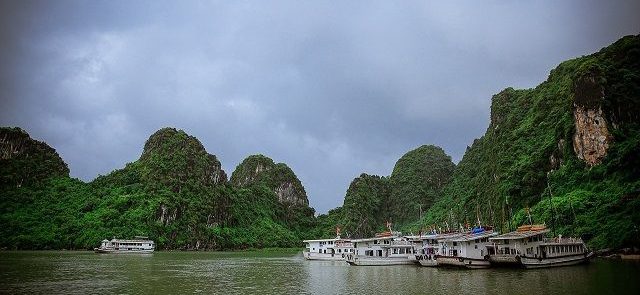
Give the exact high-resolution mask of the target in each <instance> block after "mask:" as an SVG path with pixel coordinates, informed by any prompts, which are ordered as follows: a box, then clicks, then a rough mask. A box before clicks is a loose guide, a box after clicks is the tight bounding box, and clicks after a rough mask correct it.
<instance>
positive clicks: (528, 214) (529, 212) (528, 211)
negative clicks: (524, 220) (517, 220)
mask: <svg viewBox="0 0 640 295" xmlns="http://www.w3.org/2000/svg"><path fill="white" fill-rule="evenodd" d="M525 209H526V210H527V217H529V225H533V222H532V221H531V210H529V207H527V208H525Z"/></svg>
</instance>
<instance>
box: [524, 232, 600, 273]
mask: <svg viewBox="0 0 640 295" xmlns="http://www.w3.org/2000/svg"><path fill="white" fill-rule="evenodd" d="M533 248H534V249H532V250H531V251H527V254H526V255H522V256H521V257H520V262H521V263H522V265H523V266H524V267H526V268H542V267H554V266H565V265H575V264H580V263H584V262H588V261H589V259H590V258H591V257H592V256H593V252H591V251H589V250H588V249H587V246H586V245H585V244H584V242H583V241H582V239H580V238H563V237H562V236H559V237H557V238H554V239H545V240H544V242H543V243H540V244H539V245H537V246H535V247H533Z"/></svg>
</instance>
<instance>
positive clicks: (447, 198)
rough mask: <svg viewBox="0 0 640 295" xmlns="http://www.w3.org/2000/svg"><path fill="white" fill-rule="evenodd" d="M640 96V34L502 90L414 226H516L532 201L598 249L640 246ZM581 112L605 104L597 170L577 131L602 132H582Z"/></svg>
mask: <svg viewBox="0 0 640 295" xmlns="http://www.w3.org/2000/svg"><path fill="white" fill-rule="evenodd" d="M639 98H640V37H638V36H628V37H625V38H622V39H621V40H619V41H617V42H616V43H614V44H613V45H611V46H609V47H607V48H604V49H602V50H601V51H600V52H598V53H595V54H592V55H589V56H584V57H581V58H577V59H573V60H569V61H566V62H563V63H562V64H560V65H559V66H558V67H557V68H556V69H554V70H552V71H551V74H550V75H549V78H548V79H547V81H545V82H543V83H542V84H540V85H539V86H538V87H536V88H534V89H527V90H514V89H511V88H507V89H505V90H504V91H502V92H500V93H498V94H496V95H495V96H494V97H493V101H492V105H491V123H490V125H489V128H488V129H487V131H486V133H485V135H484V136H483V137H481V138H480V139H477V140H475V141H474V142H473V145H472V146H471V147H469V148H468V149H467V152H466V153H465V155H464V157H463V159H462V160H461V161H460V163H459V164H458V166H457V167H456V170H455V172H454V175H453V179H452V181H451V183H450V184H449V185H447V186H446V187H445V189H444V191H443V194H442V195H441V196H440V197H439V198H438V200H437V201H436V203H435V204H434V205H433V207H431V209H430V210H429V211H428V212H427V215H426V216H425V218H424V219H423V220H421V221H420V222H417V223H415V224H414V225H413V228H419V227H427V226H430V225H433V224H442V223H443V222H444V221H447V222H449V223H455V224H457V223H464V222H466V221H469V220H470V221H472V222H473V221H475V220H476V218H478V217H479V218H480V219H481V220H482V221H483V222H484V223H488V224H494V225H496V226H497V227H498V229H500V230H501V231H508V230H513V229H514V228H515V227H516V226H517V225H520V224H522V223H524V222H525V209H524V208H526V207H531V208H532V210H531V212H532V216H533V219H534V222H539V223H542V222H545V223H546V224H547V225H548V226H551V227H553V228H554V230H555V233H556V234H563V235H565V236H567V235H569V236H584V237H585V238H592V239H590V240H589V243H590V245H592V246H593V247H595V248H601V247H621V246H627V245H639V244H640V235H639V228H638V226H639V224H640V215H639V214H638V212H639V211H638V210H639V209H640V207H639V206H640V198H639V195H640V166H639V165H638V164H640V157H639V156H638V155H640V140H639V139H640V124H639V123H640V120H639V118H640V117H639V114H640V113H639V111H640V101H639ZM577 108H584V109H588V110H592V112H593V113H594V114H597V113H598V110H600V109H601V110H602V114H603V117H604V121H605V122H606V124H607V126H608V130H609V132H610V133H611V138H610V143H609V144H610V148H609V149H608V151H607V154H606V157H604V159H603V161H602V163H599V164H595V165H593V166H590V165H588V164H586V163H585V161H583V160H582V159H579V158H578V157H577V155H576V152H575V151H574V146H575V143H574V138H573V137H574V134H575V133H576V132H594V131H592V130H589V129H586V130H580V131H576V123H575V122H574V121H575V119H574V111H576V109H577ZM599 123H600V124H601V123H602V122H598V119H596V121H595V124H596V125H598V124H599ZM594 137H595V135H594ZM605 139H606V138H605ZM591 153H593V151H591Z"/></svg>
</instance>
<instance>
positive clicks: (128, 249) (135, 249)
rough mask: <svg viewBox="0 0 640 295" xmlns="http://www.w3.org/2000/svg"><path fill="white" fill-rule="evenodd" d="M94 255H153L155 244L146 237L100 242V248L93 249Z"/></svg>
mask: <svg viewBox="0 0 640 295" xmlns="http://www.w3.org/2000/svg"><path fill="white" fill-rule="evenodd" d="M93 250H94V251H95V252H96V253H114V254H122V253H140V254H146V253H153V251H154V250H155V244H154V242H153V241H152V240H149V238H147V237H142V236H136V237H135V239H133V240H123V239H116V238H113V239H111V241H109V240H107V239H105V240H102V243H101V244H100V247H98V248H94V249H93Z"/></svg>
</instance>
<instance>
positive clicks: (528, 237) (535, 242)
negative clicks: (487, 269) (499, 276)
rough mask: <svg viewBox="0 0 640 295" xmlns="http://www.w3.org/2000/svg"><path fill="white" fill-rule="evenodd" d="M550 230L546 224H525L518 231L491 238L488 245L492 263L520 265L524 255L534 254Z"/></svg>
mask: <svg viewBox="0 0 640 295" xmlns="http://www.w3.org/2000/svg"><path fill="white" fill-rule="evenodd" d="M548 232H549V230H548V229H547V228H546V226H545V225H544V224H538V225H523V226H520V227H518V229H517V230H516V231H513V232H510V233H506V234H502V235H498V236H495V237H492V238H489V241H490V242H492V244H491V245H488V246H487V251H488V253H489V262H491V264H492V265H507V266H508V265H512V266H520V265H522V264H521V262H520V258H521V257H522V256H523V255H534V254H535V251H536V249H537V248H538V246H539V245H541V244H543V243H544V242H545V236H546V234H547V233H548Z"/></svg>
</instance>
